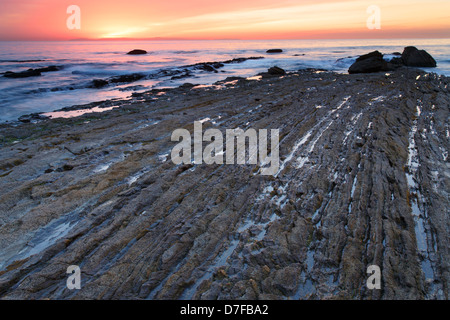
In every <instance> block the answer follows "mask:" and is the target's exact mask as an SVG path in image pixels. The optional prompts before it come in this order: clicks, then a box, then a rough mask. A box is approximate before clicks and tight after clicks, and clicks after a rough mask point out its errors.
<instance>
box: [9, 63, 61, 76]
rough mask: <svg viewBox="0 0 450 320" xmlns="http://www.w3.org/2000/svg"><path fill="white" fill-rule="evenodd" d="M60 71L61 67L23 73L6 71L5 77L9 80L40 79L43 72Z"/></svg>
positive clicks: (29, 70) (30, 70)
mask: <svg viewBox="0 0 450 320" xmlns="http://www.w3.org/2000/svg"><path fill="white" fill-rule="evenodd" d="M59 70H61V67H58V66H49V67H44V68H37V69H28V70H25V71H21V72H12V71H6V72H5V73H4V75H3V76H4V77H7V78H28V77H38V76H40V75H41V73H42V72H52V71H59Z"/></svg>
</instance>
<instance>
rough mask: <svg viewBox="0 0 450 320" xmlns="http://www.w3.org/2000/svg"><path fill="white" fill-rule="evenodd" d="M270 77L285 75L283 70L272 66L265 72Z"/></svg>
mask: <svg viewBox="0 0 450 320" xmlns="http://www.w3.org/2000/svg"><path fill="white" fill-rule="evenodd" d="M267 72H268V73H269V74H270V75H273V76H282V75H285V74H286V71H285V70H284V69H281V68H279V67H277V66H274V67H272V68H269V70H268V71H267Z"/></svg>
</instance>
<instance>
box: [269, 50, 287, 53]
mask: <svg viewBox="0 0 450 320" xmlns="http://www.w3.org/2000/svg"><path fill="white" fill-rule="evenodd" d="M281 52H283V50H282V49H269V50H267V51H266V53H281Z"/></svg>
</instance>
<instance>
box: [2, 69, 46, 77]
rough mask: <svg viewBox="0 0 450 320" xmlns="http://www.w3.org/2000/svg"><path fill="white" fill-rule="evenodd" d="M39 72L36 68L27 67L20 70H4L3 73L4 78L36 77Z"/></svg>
mask: <svg viewBox="0 0 450 320" xmlns="http://www.w3.org/2000/svg"><path fill="white" fill-rule="evenodd" d="M40 75H41V73H40V72H39V71H38V70H34V69H28V70H26V71H22V72H12V71H6V72H5V74H4V75H3V76H4V77H6V78H28V77H38V76H40Z"/></svg>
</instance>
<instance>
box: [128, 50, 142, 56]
mask: <svg viewBox="0 0 450 320" xmlns="http://www.w3.org/2000/svg"><path fill="white" fill-rule="evenodd" d="M127 54H131V55H138V54H147V51H145V50H142V49H134V50H131V51H130V52H128V53H127Z"/></svg>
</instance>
